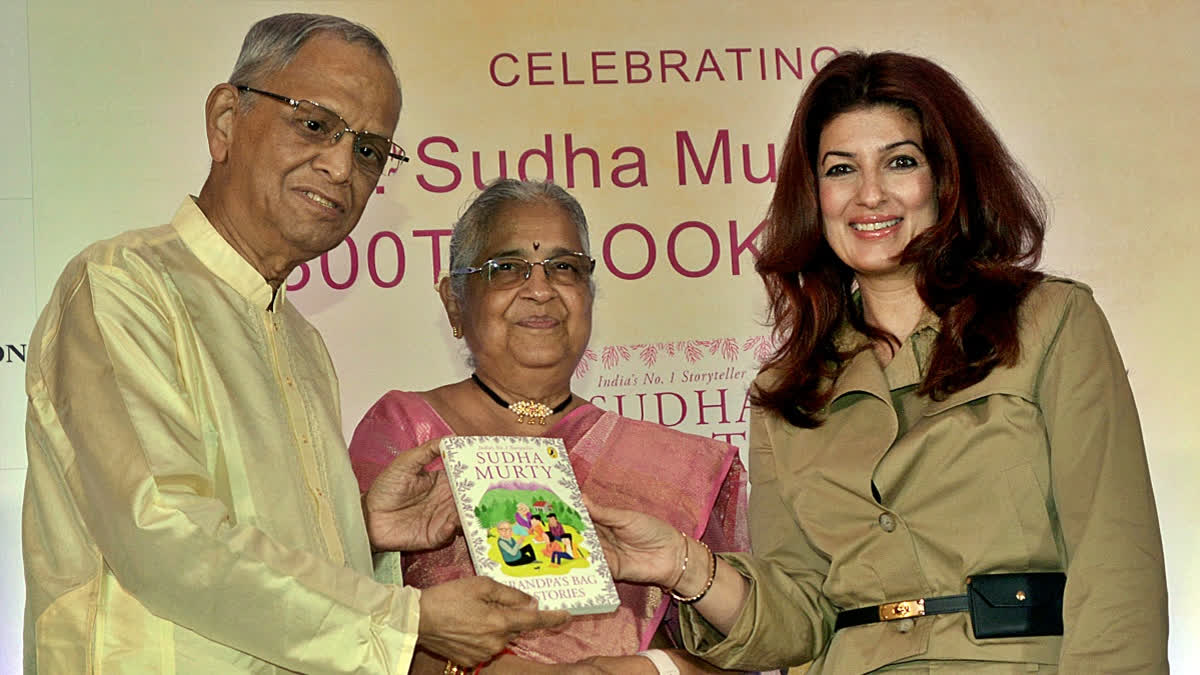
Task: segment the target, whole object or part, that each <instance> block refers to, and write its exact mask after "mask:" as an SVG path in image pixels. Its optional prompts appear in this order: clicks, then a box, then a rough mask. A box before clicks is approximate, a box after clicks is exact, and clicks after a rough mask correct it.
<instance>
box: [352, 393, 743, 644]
mask: <svg viewBox="0 0 1200 675" xmlns="http://www.w3.org/2000/svg"><path fill="white" fill-rule="evenodd" d="M532 430H533V428H531V431H532ZM453 434H454V430H453V429H451V428H450V427H449V425H447V424H446V422H445V421H444V420H442V418H441V417H440V416H439V415H438V414H437V412H436V411H434V410H433V408H432V407H430V406H429V404H428V403H426V402H425V399H423V398H421V397H420V396H419V395H417V394H415V393H412V392H403V391H391V392H389V393H387V394H385V395H384V396H383V397H382V398H381V399H380V400H379V401H378V402H377V403H376V404H375V405H374V406H372V407H371V409H370V410H369V411H367V414H366V415H365V416H364V417H363V419H362V421H361V422H359V424H358V428H357V429H355V431H354V438H353V440H352V441H351V443H350V459H351V462H352V463H353V466H354V473H355V474H356V475H357V476H358V483H359V487H360V488H361V489H363V490H366V489H367V488H368V487H370V485H371V483H372V482H373V481H374V480H375V477H376V476H378V475H379V472H380V471H382V470H383V469H384V467H386V466H387V465H388V463H389V462H390V461H391V460H392V458H394V457H395V456H396V454H397V453H399V452H403V451H404V450H408V449H411V448H413V447H416V446H417V445H419V444H421V443H423V442H425V441H427V440H429V439H431V438H437V437H441V436H450V435H453ZM542 435H544V436H547V437H554V438H561V439H563V442H564V443H566V446H567V450H568V452H569V453H570V456H571V465H572V466H573V467H574V469H575V473H576V477H577V478H578V479H579V485H580V488H581V489H582V490H583V492H584V493H585V494H587V495H588V496H589V497H591V498H593V499H595V500H597V501H599V502H602V503H605V504H611V505H614V506H620V507H623V508H627V509H634V510H637V511H641V512H643V513H650V514H653V515H655V516H658V517H659V518H662V519H663V520H666V521H667V522H669V523H671V524H673V525H675V526H676V527H678V528H679V529H681V530H683V531H684V532H687V533H689V534H691V535H693V536H695V537H698V538H700V539H702V540H703V541H704V542H705V543H707V544H708V545H709V546H710V547H711V548H712V549H713V550H714V551H745V550H747V549H748V547H749V535H748V531H747V525H746V477H745V472H744V470H743V468H742V464H741V462H740V461H739V460H738V454H737V449H736V448H734V447H733V446H731V445H728V444H725V443H720V442H718V441H715V440H712V439H707V438H703V437H701V436H693V435H690V434H684V433H682V432H678V431H674V430H672V429H668V428H666V427H663V426H660V425H657V424H653V423H649V422H641V421H637V420H631V419H628V418H625V417H621V416H619V415H617V414H616V413H613V412H606V411H604V410H601V409H600V408H597V407H596V406H594V405H591V404H585V405H582V406H580V407H579V408H576V409H575V410H573V411H571V412H570V413H568V414H567V415H566V416H565V417H563V419H561V420H559V422H558V423H557V424H555V425H554V426H552V427H550V428H549V429H548V430H546V431H545V433H544V434H542ZM432 466H434V467H436V468H441V460H440V459H439V460H437V461H436V462H435V463H434V464H433V465H432ZM386 555H392V556H394V555H398V554H386ZM401 567H402V569H403V575H404V583H406V584H410V585H412V586H416V587H418V588H424V587H428V586H432V585H434V584H437V583H441V582H445V581H449V580H451V579H457V578H459V577H464V576H470V575H472V574H474V573H475V571H474V568H473V567H472V565H471V558H470V555H469V554H468V553H467V547H466V544H465V543H464V541H463V538H462V537H461V536H459V537H456V538H455V539H454V541H453V542H451V543H450V544H449V545H447V546H446V547H444V548H441V549H438V550H436V551H424V552H419V553H407V554H404V556H403V557H402V563H401ZM617 593H618V595H619V596H620V598H621V607H620V608H619V609H618V610H617V611H616V612H613V613H611V614H601V615H588V616H579V617H576V618H575V619H574V620H573V621H571V622H570V623H568V624H567V625H566V626H565V627H564V628H560V629H556V630H553V631H538V632H535V633H530V634H528V635H525V636H522V637H521V638H519V639H518V640H517V641H516V642H514V643H513V645H512V647H511V649H512V650H513V652H515V653H516V654H517V655H518V656H522V657H524V658H528V659H531V660H535V661H540V662H543V663H561V662H570V661H577V660H579V659H583V658H587V657H590V656H621V655H627V654H633V653H634V652H636V651H638V650H639V649H646V648H647V646H648V645H649V644H650V640H651V638H652V637H653V636H654V633H655V631H656V630H657V629H658V627H659V625H660V624H661V623H662V621H663V617H664V616H665V615H666V614H667V611H668V608H669V606H670V604H671V603H670V602H669V601H667V602H664V595H663V593H662V592H661V591H660V590H659V589H658V588H657V587H651V586H641V585H636V584H627V583H621V582H618V583H617Z"/></svg>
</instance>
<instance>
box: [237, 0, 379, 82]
mask: <svg viewBox="0 0 1200 675" xmlns="http://www.w3.org/2000/svg"><path fill="white" fill-rule="evenodd" d="M319 33H333V34H334V35H337V36H339V37H341V38H342V39H343V40H345V41H346V42H349V43H352V44H359V45H362V46H364V47H366V48H367V49H368V50H370V51H371V52H373V53H374V54H376V55H377V56H379V57H380V58H382V59H383V60H384V62H385V63H387V64H388V67H389V68H391V69H392V75H393V76H394V75H395V73H396V66H395V65H394V64H393V63H392V55H391V54H390V53H388V50H387V47H385V46H384V45H383V41H382V40H380V39H379V36H378V35H376V34H375V32H374V31H372V30H371V29H370V28H367V27H366V26H363V25H361V24H357V23H354V22H353V21H350V20H348V19H343V18H341V17H339V16H330V15H328V14H300V13H293V14H278V15H276V16H270V17H267V18H265V19H262V20H261V21H259V22H258V23H256V24H254V25H253V26H251V27H250V30H249V31H248V32H247V33H246V39H245V40H243V41H242V51H241V53H239V54H238V59H237V63H235V64H234V65H233V72H232V73H231V74H230V75H229V82H230V83H231V84H234V85H250V86H253V85H254V84H256V83H258V82H260V81H262V79H263V78H265V77H267V76H268V75H271V74H272V73H277V72H279V71H281V70H283V69H284V68H286V67H287V65H288V64H289V63H291V62H292V59H294V58H295V57H296V53H297V52H299V51H300V48H301V47H303V46H304V43H306V42H308V41H309V39H311V38H312V37H314V36H315V35H317V34H319ZM396 90H397V91H399V90H400V80H399V78H397V79H396Z"/></svg>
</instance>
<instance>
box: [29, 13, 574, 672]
mask: <svg viewBox="0 0 1200 675" xmlns="http://www.w3.org/2000/svg"><path fill="white" fill-rule="evenodd" d="M334 110H336V111H337V112H336V113H335V112H333V111H334ZM205 113H206V121H207V131H208V140H209V149H210V152H211V155H212V159H213V164H212V169H211V171H210V174H209V177H208V180H207V181H206V182H205V185H204V187H203V189H202V190H201V192H200V195H199V196H198V197H197V198H195V199H193V198H190V197H189V198H187V199H185V200H184V201H183V204H182V205H181V206H180V207H179V210H178V212H177V213H176V214H175V217H174V218H173V219H172V221H171V223H170V224H169V225H164V226H160V227H155V228H150V229H145V230H138V231H133V232H128V233H125V234H123V235H120V236H117V237H115V238H113V239H111V240H108V241H104V242H100V243H97V244H94V245H93V246H91V247H89V248H88V249H87V250H85V251H84V252H83V253H81V254H80V255H79V256H78V257H76V258H75V259H74V260H72V261H71V262H70V263H69V264H68V265H67V267H66V270H65V271H64V272H63V274H62V276H61V277H60V279H59V282H58V284H57V286H56V288H55V290H54V293H53V296H52V297H51V299H50V301H49V303H48V304H47V306H46V308H45V311H44V312H43V313H42V316H41V318H40V319H39V321H38V323H37V326H36V328H35V329H34V333H33V337H32V338H31V340H30V351H29V358H28V364H29V365H28V373H27V380H26V385H27V391H28V395H29V413H28V423H27V430H28V431H27V433H28V436H27V444H28V450H29V471H28V482H27V486H26V491H25V508H24V514H23V518H24V557H25V570H26V583H27V589H28V601H27V604H26V625H25V663H26V666H25V667H26V671H27V672H43V673H92V672H96V673H99V672H105V673H117V672H121V673H126V672H129V673H204V674H211V673H234V672H247V673H249V672H253V673H275V672H287V671H300V672H305V673H334V672H339V673H340V672H355V673H401V672H406V671H407V669H408V665H409V663H410V659H411V656H412V652H413V649H414V648H415V646H416V645H417V644H420V645H422V646H423V647H425V648H427V649H429V650H431V651H434V652H435V653H439V654H442V655H444V656H446V657H448V658H450V659H451V660H452V661H453V662H455V663H461V664H464V665H472V664H474V663H478V662H480V661H483V660H485V659H487V658H488V657H489V656H491V655H492V654H494V653H495V652H497V651H499V650H500V649H502V648H503V645H504V644H506V643H507V642H508V641H509V640H510V639H512V638H513V637H515V636H516V635H517V634H519V633H520V632H521V631H523V630H529V629H534V628H541V627H546V626H550V625H555V624H558V623H561V622H562V621H563V620H565V616H563V615H562V614H561V613H542V612H538V611H537V610H536V609H535V605H536V602H535V601H533V600H532V598H530V597H528V596H526V595H525V594H523V593H520V592H519V591H516V590H513V589H510V588H508V587H505V586H501V585H499V584H496V583H494V582H492V581H490V580H487V579H481V578H471V579H464V580H461V581H462V582H465V583H460V582H451V583H448V584H445V585H442V586H439V587H434V588H430V589H426V590H425V591H423V592H421V591H417V590H415V589H410V588H404V587H401V586H395V585H389V584H381V583H377V582H376V581H374V580H373V579H372V578H371V548H370V545H369V543H368V532H369V533H370V542H371V543H373V544H375V545H376V546H380V547H387V548H399V547H429V546H431V545H433V544H435V543H440V542H441V541H443V540H445V539H447V538H448V537H449V536H450V534H451V533H452V531H453V516H452V515H451V509H452V506H451V504H450V501H449V493H448V489H447V488H446V486H445V481H444V480H435V479H434V477H432V476H431V475H428V474H425V473H424V472H423V471H422V470H421V466H422V465H423V463H424V462H427V461H429V460H430V459H432V458H433V456H434V455H435V453H436V450H434V449H433V446H432V445H430V446H428V447H426V448H425V451H424V452H417V453H405V454H406V455H410V454H411V455H413V458H412V460H411V461H407V463H397V464H394V465H393V466H392V467H390V468H389V469H388V473H389V476H390V478H389V480H385V481H382V484H381V482H379V481H377V482H376V487H373V488H372V490H371V492H370V493H368V494H367V495H363V496H362V498H361V500H360V495H359V493H358V490H357V486H356V483H355V479H354V475H353V473H352V472H351V470H350V463H349V461H348V457H347V454H346V447H345V441H344V439H343V437H342V435H341V429H342V425H341V419H340V413H339V402H338V388H337V380H336V377H335V375H334V372H333V367H332V364H331V362H330V358H329V355H328V354H327V352H326V349H325V345H324V343H323V342H322V340H321V337H320V335H318V333H317V332H316V330H315V329H314V328H313V327H312V326H311V325H310V324H309V323H308V322H307V321H306V320H305V319H304V318H303V317H302V316H301V315H300V314H299V313H298V312H297V311H296V309H295V308H294V307H293V306H292V305H291V304H290V303H289V302H288V299H287V297H286V293H285V288H284V283H283V282H284V279H285V278H286V277H287V276H288V274H289V273H290V272H291V270H292V269H293V268H294V267H295V266H296V265H297V264H299V263H301V262H303V261H305V260H309V259H312V258H314V257H316V256H318V255H320V254H321V253H323V252H324V251H327V250H329V249H331V248H333V247H334V246H336V245H337V244H338V243H340V242H341V241H342V240H344V239H345V237H346V235H347V234H349V232H350V230H351V229H352V228H353V227H354V225H355V224H356V223H357V222H358V220H359V217H360V216H361V214H362V210H363V207H364V206H365V205H366V201H367V198H368V197H369V196H370V194H371V193H372V192H373V191H374V188H375V184H376V182H377V181H378V179H379V176H380V173H381V172H382V170H383V168H384V167H385V166H386V163H387V161H389V159H391V158H395V159H400V158H402V156H403V152H402V151H401V150H400V149H399V148H398V147H396V146H394V145H393V144H392V142H391V140H390V135H391V133H392V132H393V130H394V129H395V127H396V122H397V119H398V117H399V113H400V91H399V88H398V86H397V84H396V77H395V74H394V72H393V70H392V67H391V62H390V57H389V56H388V54H387V50H386V49H385V48H384V47H383V45H382V44H381V43H380V42H379V40H378V38H377V37H375V36H374V34H373V33H371V32H370V31H369V30H367V29H365V28H363V27H361V26H358V25H356V24H353V23H350V22H347V21H345V20H342V19H337V18H335V17H323V16H314V15H282V16H278V17H272V18H270V19H265V20H263V21H261V22H259V23H258V24H256V25H255V26H254V27H253V28H252V29H251V31H250V34H249V35H247V38H246V44H245V45H244V46H243V51H242V55H241V57H240V58H239V60H238V64H237V66H236V67H235V70H234V73H233V76H232V77H231V78H230V82H229V83H223V84H220V85H217V86H216V87H215V88H214V89H213V90H212V92H211V93H210V95H209V97H208V101H207V106H206V109H205ZM343 115H344V117H343ZM354 129H357V130H358V131H355V130H354ZM364 515H365V516H366V523H365V526H364ZM461 616H470V617H473V620H472V621H470V622H463V621H461V618H460V617H461Z"/></svg>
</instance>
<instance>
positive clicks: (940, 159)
mask: <svg viewBox="0 0 1200 675" xmlns="http://www.w3.org/2000/svg"><path fill="white" fill-rule="evenodd" d="M1044 226H1045V215H1044V207H1043V205H1042V202H1041V200H1040V197H1039V196H1038V195H1037V193H1036V191H1035V190H1034V189H1033V187H1032V185H1031V183H1030V181H1029V180H1028V178H1027V177H1026V176H1025V175H1024V173H1023V172H1022V171H1021V170H1020V168H1019V167H1018V166H1017V163H1016V162H1015V161H1014V160H1013V158H1012V157H1011V156H1010V155H1009V154H1008V152H1007V151H1006V150H1005V148H1004V146H1003V145H1002V144H1001V142H1000V140H999V139H998V138H997V136H996V134H995V132H994V131H993V130H992V129H991V127H990V126H989V125H988V123H987V122H986V121H985V120H984V119H983V117H982V115H981V114H980V112H979V110H978V109H977V108H976V106H975V105H974V104H973V103H972V102H971V100H970V98H969V97H968V95H967V94H966V92H965V91H964V90H963V88H962V87H961V86H960V85H959V84H958V83H957V81H956V80H955V79H954V78H953V77H952V76H951V75H950V74H948V73H947V72H946V71H944V70H943V69H941V68H940V67H938V66H937V65H935V64H933V63H931V62H929V61H927V60H925V59H921V58H917V57H913V56H908V55H904V54H897V53H886V52H885V53H877V54H872V55H863V54H859V53H847V54H842V55H841V56H839V57H838V58H836V59H834V60H833V61H831V62H830V63H829V64H828V65H827V66H826V67H825V68H823V69H822V70H821V72H820V73H819V74H818V75H817V77H816V78H815V79H814V81H813V83H812V84H811V85H810V87H809V88H808V90H807V91H806V92H805V94H804V96H803V98H802V99H801V100H800V104H799V106H798V107H797V109H796V114H795V117H794V119H793V122H792V128H791V132H790V134H789V136H788V140H787V145H786V148H785V150H784V154H783V156H782V160H781V166H780V170H779V181H778V185H777V188H776V190H775V196H774V199H773V201H772V203H771V209H770V213H769V216H768V225H767V230H766V234H765V237H764V246H763V252H762V257H761V259H760V260H759V261H758V271H759V273H760V274H761V275H762V277H763V279H764V281H765V282H766V286H767V290H768V294H769V297H770V300H771V317H772V319H773V321H774V325H775V333H776V337H777V338H778V340H779V342H780V345H781V346H780V348H779V350H778V351H777V352H776V353H775V355H774V356H773V358H772V359H770V360H769V361H768V362H767V364H766V365H765V367H764V369H763V371H762V372H761V373H760V375H759V377H758V379H757V380H756V381H755V385H754V401H755V404H756V408H755V410H754V414H753V416H752V421H751V428H750V480H751V483H752V489H751V493H750V520H751V543H752V548H753V551H754V554H753V555H746V554H726V555H723V556H721V557H717V556H713V555H711V554H710V553H709V552H708V551H707V550H706V548H705V547H704V546H703V545H702V544H701V543H699V542H697V541H696V540H695V539H692V538H690V537H685V536H682V535H681V534H679V533H677V532H674V531H672V530H671V529H670V528H669V527H668V526H666V525H665V524H664V523H662V522H661V521H656V520H653V519H651V518H649V517H645V516H642V515H640V514H634V513H631V512H627V511H620V510H616V509H609V508H605V507H604V506H603V505H599V504H597V505H594V506H595V508H594V511H593V517H594V519H595V520H596V522H597V523H599V524H601V525H602V526H603V527H602V529H603V531H604V534H605V535H606V537H607V538H608V540H609V541H608V544H609V549H610V553H611V555H610V557H609V560H610V563H611V564H612V566H613V569H614V571H615V572H616V573H617V574H618V576H620V577H623V578H626V579H630V580H637V581H643V582H649V583H653V584H658V585H660V586H663V587H664V588H666V589H668V590H670V591H671V593H672V595H674V596H675V597H676V599H677V600H679V601H680V604H681V605H682V606H683V611H682V616H681V619H682V622H683V624H684V638H685V642H686V643H687V647H688V649H689V650H691V651H692V652H693V653H695V654H698V655H700V656H701V657H703V658H705V659H708V660H710V661H711V662H713V663H714V664H717V665H719V666H722V667H725V668H737V669H768V668H777V667H784V666H789V665H796V664H802V663H805V662H807V661H810V660H811V661H813V663H812V665H811V670H810V672H812V673H817V672H821V673H862V672H870V671H875V670H889V671H890V670H901V671H909V672H956V673H957V672H981V673H984V672H986V673H1016V672H1022V673H1024V672H1051V673H1053V672H1063V673H1118V672H1122V673H1124V672H1128V673H1159V672H1166V671H1167V662H1166V640H1167V614H1166V584H1165V579H1164V573H1163V558H1162V544H1161V541H1160V537H1159V529H1158V519H1157V515H1156V512H1155V508H1154V497H1153V494H1152V491H1151V486H1150V480H1149V474H1148V471H1147V467H1146V457H1145V451H1144V448H1143V445H1142V437H1141V431H1140V429H1139V425H1138V418H1137V411H1136V410H1135V408H1134V402H1133V396H1132V393H1131V391H1130V387H1129V383H1128V381H1127V379H1126V375H1125V369H1124V366H1123V365H1122V363H1121V357H1120V355H1119V354H1118V352H1117V347H1116V345H1115V343H1114V342H1113V338H1112V334H1111V332H1110V331H1109V327H1108V324H1107V322H1106V321H1105V318H1104V316H1103V314H1102V313H1101V311H1100V309H1099V307H1097V305H1096V303H1095V301H1094V300H1093V298H1092V294H1091V291H1090V290H1089V289H1088V288H1087V287H1086V286H1083V285H1082V284H1078V283H1075V282H1072V281H1068V280H1065V279H1053V278H1048V277H1046V276H1044V275H1042V274H1041V273H1039V272H1037V271H1035V270H1034V266H1035V265H1036V262H1037V260H1038V258H1039V255H1040V253H1041V248H1042V238H1043V233H1044Z"/></svg>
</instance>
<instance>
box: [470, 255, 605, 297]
mask: <svg viewBox="0 0 1200 675" xmlns="http://www.w3.org/2000/svg"><path fill="white" fill-rule="evenodd" d="M569 255H571V256H578V257H580V258H583V259H584V260H586V261H588V270H587V275H586V276H585V277H584V279H583V280H582V283H584V284H586V283H588V282H589V281H591V278H592V274H593V273H594V272H595V271H596V259H595V258H593V257H592V256H590V255H588V254H586V253H584V252H583V251H564V252H562V253H559V254H557V255H553V256H550V257H549V258H545V259H543V260H539V261H536V262H535V261H532V260H526V259H525V258H522V257H521V256H516V255H502V256H500V257H498V258H488V259H487V260H484V261H483V262H481V263H479V266H478V267H475V266H471V265H468V266H467V267H459V268H457V269H452V270H450V272H449V274H450V276H452V277H460V276H466V275H468V274H477V273H479V272H487V271H488V270H489V269H490V268H491V266H492V265H493V264H494V263H495V262H496V261H497V260H520V261H521V262H523V263H525V278H524V279H523V280H521V283H519V284H516V285H515V286H510V287H509V288H518V287H520V286H522V285H524V284H525V282H527V281H529V277H531V276H533V266H534V265H541V266H542V273H543V274H545V275H546V281H548V282H550V283H552V284H553V283H555V282H554V279H553V278H551V277H550V269H549V268H547V267H546V263H548V262H550V261H552V260H554V259H555V258H561V257H563V256H569ZM485 281H487V283H488V285H491V283H492V275H491V272H488V274H487V276H486V277H485Z"/></svg>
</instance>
